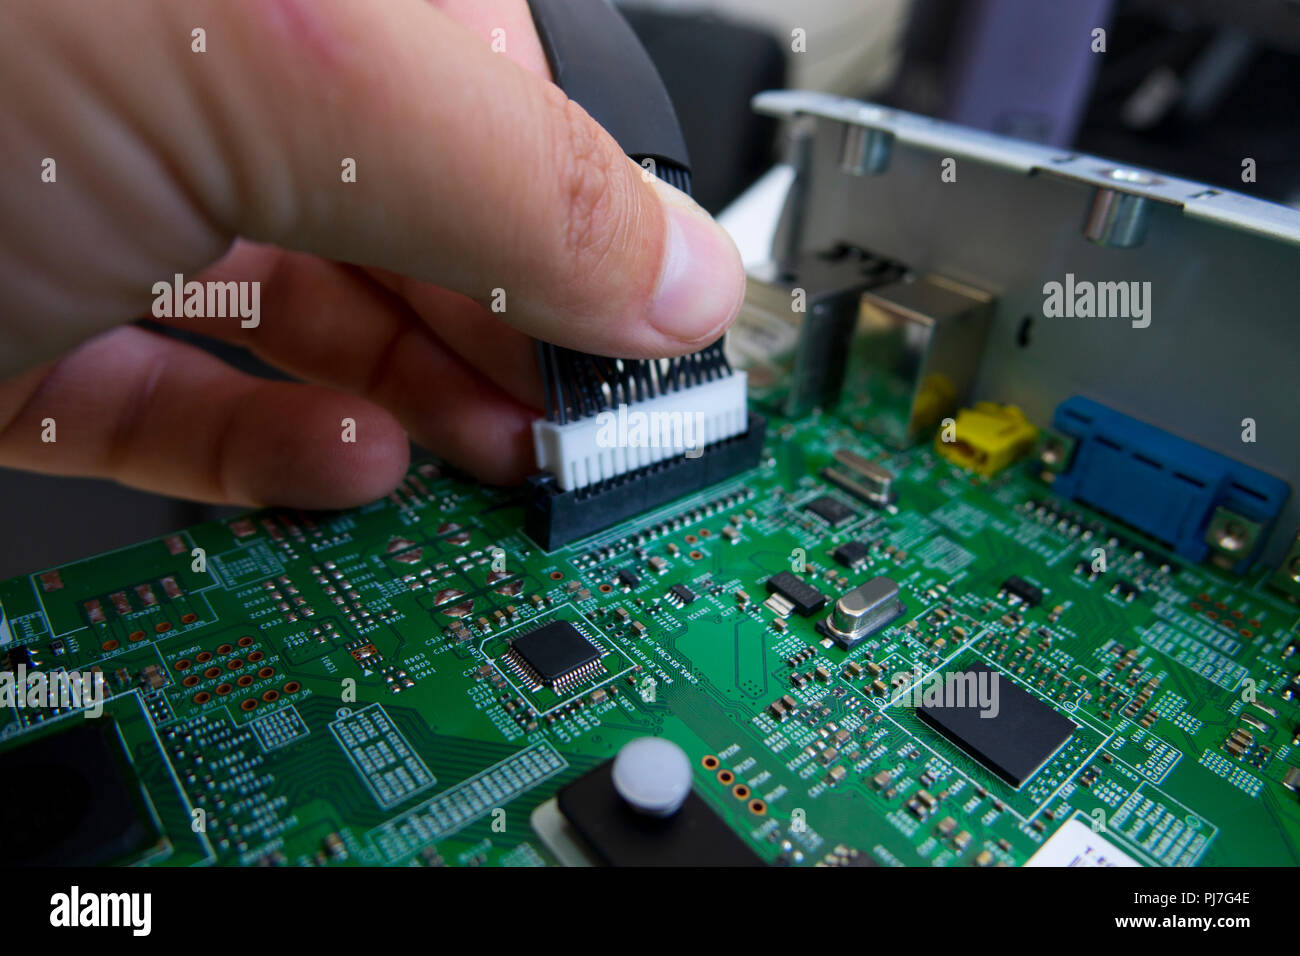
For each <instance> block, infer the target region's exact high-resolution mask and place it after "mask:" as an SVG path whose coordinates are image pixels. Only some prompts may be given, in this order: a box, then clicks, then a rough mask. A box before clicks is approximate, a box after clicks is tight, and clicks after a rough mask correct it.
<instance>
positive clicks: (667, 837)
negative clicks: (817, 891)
mask: <svg viewBox="0 0 1300 956" xmlns="http://www.w3.org/2000/svg"><path fill="white" fill-rule="evenodd" d="M613 770H614V761H612V760H607V761H606V762H605V763H603V764H600V765H599V766H598V767H596V768H595V769H594V770H592V771H591V772H589V773H587V774H584V775H583V776H581V777H579V778H578V779H577V780H575V781H573V782H572V783H570V784H569V785H568V786H566V787H565V788H564V789H562V790H561V791H560V792H559V793H558V794H557V795H556V802H557V803H558V804H559V808H560V813H561V814H563V815H564V818H565V820H567V821H568V823H569V826H571V827H573V829H574V830H575V831H577V833H578V835H579V836H580V837H581V838H582V840H583V841H584V842H585V843H586V845H587V846H588V847H589V848H590V849H591V851H592V852H593V853H594V854H595V855H596V857H597V858H598V859H599V860H600V861H601V862H602V863H604V864H605V865H606V866H762V865H763V860H762V858H761V857H760V856H759V855H758V854H757V853H755V852H754V851H753V850H752V849H750V848H749V846H748V845H746V843H745V841H744V840H742V839H741V838H740V837H739V836H737V835H736V833H735V831H733V830H732V829H731V827H730V826H729V825H728V823H727V821H726V820H724V819H723V818H722V817H720V816H719V815H718V814H717V812H716V811H715V810H714V809H713V808H712V807H710V806H709V805H708V803H706V802H705V801H704V799H703V798H702V797H701V796H700V795H699V794H697V793H696V792H695V791H693V790H692V791H691V792H690V793H689V794H687V795H686V802H685V803H683V804H682V806H681V809H680V810H678V811H677V812H676V813H675V814H673V815H672V816H671V817H668V818H667V819H656V818H654V817H647V816H645V815H644V814H640V813H637V812H636V811H635V810H633V809H632V808H631V807H629V806H628V805H627V804H626V803H624V802H623V799H622V798H621V797H620V796H619V795H618V792H617V791H616V790H615V789H614V779H613Z"/></svg>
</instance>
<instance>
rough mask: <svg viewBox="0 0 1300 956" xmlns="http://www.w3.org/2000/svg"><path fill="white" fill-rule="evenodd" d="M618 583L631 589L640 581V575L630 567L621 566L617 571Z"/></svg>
mask: <svg viewBox="0 0 1300 956" xmlns="http://www.w3.org/2000/svg"><path fill="white" fill-rule="evenodd" d="M618 583H619V584H621V585H623V587H625V588H628V589H631V588H634V587H636V586H637V585H638V584H640V583H641V576H640V575H638V574H637V573H636V572H635V571H633V570H632V569H631V568H621V569H619V572H618Z"/></svg>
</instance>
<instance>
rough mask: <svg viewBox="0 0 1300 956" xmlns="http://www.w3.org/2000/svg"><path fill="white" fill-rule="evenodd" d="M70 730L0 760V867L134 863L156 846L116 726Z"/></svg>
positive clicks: (87, 723) (82, 725)
mask: <svg viewBox="0 0 1300 956" xmlns="http://www.w3.org/2000/svg"><path fill="white" fill-rule="evenodd" d="M70 724H71V726H69V727H68V728H67V729H66V730H60V731H56V732H55V733H52V734H45V735H43V736H41V737H37V738H36V739H34V740H29V741H26V742H24V743H22V744H21V745H19V746H17V747H15V748H14V749H12V750H7V751H5V752H4V753H3V754H0V780H4V781H5V783H6V784H9V786H6V787H4V788H3V793H2V794H0V864H4V865H6V866H14V865H19V866H54V865H60V866H104V865H108V864H125V863H134V862H136V861H137V860H139V859H140V858H141V857H142V856H143V855H144V854H145V853H147V852H148V851H149V850H150V849H151V848H152V847H154V846H155V845H157V842H158V840H159V837H160V834H159V831H158V828H157V825H156V824H155V823H154V821H153V818H152V816H151V814H150V813H149V810H148V808H147V806H146V804H145V802H144V796H143V793H142V791H141V787H140V782H139V779H138V778H137V777H136V776H135V773H134V771H133V770H132V768H131V762H130V757H129V756H128V754H127V751H126V748H125V747H124V746H123V744H122V739H121V736H120V735H119V733H118V729H117V724H116V723H115V722H114V721H113V720H112V719H111V718H108V717H102V718H100V719H98V720H80V719H77V720H73V721H71V722H70Z"/></svg>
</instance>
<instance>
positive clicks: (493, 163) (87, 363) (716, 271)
mask: <svg viewBox="0 0 1300 956" xmlns="http://www.w3.org/2000/svg"><path fill="white" fill-rule="evenodd" d="M196 30H201V31H203V46H204V50H203V51H202V52H199V51H198V50H197V49H196V47H197V45H198V42H199V41H198V38H197V36H196V34H195V32H194V31H196ZM498 30H499V31H503V32H501V33H494V31H498ZM493 39H496V40H497V41H498V42H500V41H501V40H504V42H505V46H506V50H505V53H504V55H503V54H501V53H497V52H493V50H492V48H491V46H490V45H489V41H491V40H493ZM547 77H548V72H547V67H546V63H545V58H544V56H543V54H542V51H541V47H540V44H539V43H538V40H537V36H536V33H535V31H534V29H533V26H532V21H531V18H530V17H529V14H528V10H527V7H526V4H525V2H524V0H499V2H481V0H480V2H475V0H439V2H432V3H431V2H428V0H384V2H382V3H374V2H370V3H362V2H348V0H185V2H181V3H177V2H175V0H130V2H128V3H123V4H112V5H109V4H96V3H88V2H87V0H40V2H35V0H31V2H23V0H17V2H15V3H11V4H7V5H5V7H4V9H3V11H0V101H2V102H0V105H2V107H3V111H4V115H5V117H6V129H5V132H4V134H3V139H0V174H2V175H3V180H4V182H5V184H6V185H5V189H4V190H3V191H2V192H0V223H2V224H3V225H0V287H2V288H3V289H4V301H3V305H2V306H0V465H5V466H9V467H16V468H24V469H30V470H33V471H41V472H45V473H50V474H77V475H96V476H102V477H108V478H114V479H116V480H118V481H121V482H124V483H126V484H130V485H135V486H137V487H141V488H145V489H149V490H154V491H159V492H165V493H169V494H174V495H179V496H183V497H189V498H195V499H200V500H205V501H217V502H230V503H239V504H250V505H262V504H286V505H295V506H299V507H321V508H329V507H343V506H347V505H353V504H358V503H360V502H363V501H367V500H370V499H372V498H375V497H378V496H380V495H382V494H384V493H386V492H387V491H389V490H390V489H391V488H392V487H393V486H394V485H395V484H396V483H397V482H398V481H399V480H400V478H401V477H402V475H403V473H404V472H405V468H406V465H407V434H408V433H409V435H410V436H411V437H412V438H414V439H415V440H416V441H417V442H419V443H421V444H423V445H425V446H427V447H429V448H431V449H433V450H434V451H436V452H437V453H438V454H440V455H441V456H443V457H445V458H447V459H449V460H451V461H453V462H455V463H457V464H460V465H462V466H464V467H466V468H468V469H470V470H471V471H474V472H476V473H477V474H479V475H480V476H481V477H483V478H484V479H485V480H488V481H493V482H499V483H506V482H511V481H515V480H518V479H519V478H521V477H522V476H523V475H524V474H526V473H527V472H528V471H529V470H530V468H531V467H532V441H531V432H530V425H531V422H532V420H533V419H534V418H536V417H537V415H538V414H539V413H538V411H537V410H536V409H537V408H538V407H539V406H540V400H541V388H540V381H539V378H538V373H537V370H536V364H535V359H534V354H533V345H532V340H533V339H534V338H540V339H543V340H546V341H550V342H554V343H557V344H560V345H565V346H569V347H572V348H577V349H581V350H583V351H588V352H597V353H603V354H614V355H622V356H625V357H652V356H668V355H678V354H683V353H686V352H690V351H694V350H695V349H697V348H699V347H701V346H703V345H705V344H707V343H708V342H710V341H713V340H714V339H716V338H717V337H718V336H719V335H720V334H721V333H722V331H723V330H724V329H725V328H726V326H727V325H728V324H729V323H730V321H731V320H732V319H733V318H734V317H735V314H736V312H737V311H738V309H739V307H740V300H741V298H742V296H743V290H744V275H743V272H742V270H741V267H740V260H739V256H738V254H737V253H736V250H735V248H734V246H733V245H732V243H731V240H730V239H729V238H728V237H727V235H726V233H725V232H723V231H722V230H721V229H720V228H719V227H718V226H716V224H714V223H713V222H712V220H711V219H709V218H708V216H707V214H705V213H704V212H703V211H702V210H700V209H699V207H697V206H695V205H694V204H693V203H691V202H690V200H689V199H687V198H686V197H685V196H684V195H682V194H681V193H678V192H676V191H675V190H672V189H671V188H670V187H668V186H666V185H664V184H662V183H660V182H659V181H658V180H655V179H653V178H650V177H646V176H643V175H642V170H641V169H640V168H639V167H638V166H636V164H634V163H633V162H632V161H631V160H629V159H627V158H626V157H625V156H624V155H623V154H622V152H621V151H620V150H619V148H618V146H617V144H615V143H614V141H613V140H612V139H611V138H610V137H609V136H608V134H606V133H605V132H604V131H603V130H602V129H600V127H599V126H597V125H596V124H595V123H594V122H593V121H592V120H591V119H590V118H589V117H588V116H587V115H586V114H585V113H584V112H583V111H582V110H581V109H579V108H578V107H577V106H575V105H574V104H573V103H571V102H569V101H568V100H567V99H566V98H565V97H564V95H563V94H562V93H561V92H560V91H559V90H558V89H557V88H556V87H555V86H554V85H552V84H551V83H549V81H548V79H547ZM51 160H52V161H53V165H51V164H50V161H51ZM348 160H351V161H353V162H354V169H355V181H346V165H347V161H348ZM51 173H52V174H53V177H52V181H49V180H50V179H51ZM176 274H180V275H183V276H184V278H185V280H186V281H187V282H188V281H193V280H197V281H199V282H209V281H226V280H235V281H240V282H256V283H260V285H259V286H258V287H257V290H258V295H259V296H260V298H259V300H258V301H259V303H260V315H259V322H258V324H257V325H256V327H254V328H244V327H243V326H242V325H241V321H240V318H239V317H238V316H234V317H229V318H213V317H206V318H203V317H189V318H184V317H182V318H161V319H159V321H162V322H164V323H167V324H169V325H173V326H177V327H183V328H188V329H192V330H195V331H198V332H201V333H203V334H206V335H209V336H213V337H215V338H219V339H223V340H226V341H229V342H233V343H237V344H239V345H242V346H245V347H247V348H249V349H251V350H252V351H253V352H255V353H256V354H257V355H258V356H259V357H261V358H262V359H263V360H265V361H266V362H268V363H270V364H272V365H275V366H278V367H279V368H281V369H283V370H285V371H286V372H289V373H290V374H292V375H294V376H296V377H298V378H300V379H302V380H303V383H302V384H299V383H286V382H270V381H266V380H264V379H260V378H255V377H252V376H248V375H246V374H243V373H241V372H238V371H236V370H235V369H233V368H231V367H229V366H227V365H225V364H224V363H222V362H220V361H219V360H217V359H216V358H214V357H213V356H211V355H209V354H208V353H206V352H204V351H202V350H200V349H197V348H194V347H191V346H189V345H186V344H183V343H181V342H178V341H175V340H174V339H170V338H167V337H164V336H160V335H157V334H154V333H152V332H150V331H147V330H145V329H142V328H139V327H137V326H133V325H127V324H124V323H128V322H130V321H131V320H133V319H135V318H138V317H141V316H147V315H149V314H150V311H151V306H152V305H153V303H154V301H155V298H156V294H155V292H154V286H155V284H156V283H160V282H161V283H166V284H168V285H170V284H171V283H172V281H173V276H175V275H176ZM493 304H496V305H501V304H504V306H505V308H504V311H501V312H494V311H492V310H490V308H488V306H491V305H493ZM344 419H351V420H352V421H353V422H355V428H354V434H355V437H356V441H355V442H347V441H344V440H343V439H344V437H345V430H344V429H343V427H342V425H341V423H342V422H343V420H344ZM51 420H52V421H53V422H54V424H55V429H56V430H55V431H53V432H51V430H50V429H49V428H48V427H47V424H46V423H48V422H49V421H51ZM51 435H53V436H54V437H55V438H56V440H54V441H49V440H48V438H49V437H51ZM43 439H45V440H43Z"/></svg>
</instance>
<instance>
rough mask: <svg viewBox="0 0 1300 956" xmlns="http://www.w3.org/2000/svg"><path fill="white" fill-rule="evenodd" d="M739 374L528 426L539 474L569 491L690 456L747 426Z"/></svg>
mask: <svg viewBox="0 0 1300 956" xmlns="http://www.w3.org/2000/svg"><path fill="white" fill-rule="evenodd" d="M746 395H747V392H746V390H745V373H744V372H734V373H733V374H731V375H729V376H727V377H726V378H720V379H717V380H716V381H712V382H705V383H704V384H703V385H695V386H692V387H690V388H684V389H682V390H680V391H677V392H669V393H668V394H666V395H660V396H659V397H658V398H652V399H649V400H647V401H644V402H635V403H633V404H631V405H621V406H619V407H618V408H617V409H615V410H613V411H608V412H601V413H599V414H598V415H595V416H593V417H591V418H584V419H582V420H581V421H576V422H569V423H568V424H567V425H557V424H555V423H554V422H550V421H547V420H546V419H544V418H543V419H539V420H537V421H535V422H533V446H534V448H535V449H536V452H537V464H538V467H539V468H540V469H541V470H542V471H549V472H551V473H552V474H553V475H555V478H556V481H557V482H558V484H559V486H560V488H561V490H563V491H572V490H574V489H575V488H583V487H586V486H587V485H590V484H594V483H595V482H598V481H604V480H606V479H608V478H613V477H615V476H616V475H623V474H626V473H627V472H629V471H635V470H636V469H638V468H644V467H645V466H646V465H652V464H654V463H655V462H657V461H663V460H664V459H666V458H672V457H674V456H677V455H685V456H687V457H692V456H695V455H698V454H699V453H700V452H702V451H703V450H704V448H705V447H707V446H709V445H712V444H713V443H715V442H719V441H722V440H723V439H724V438H731V437H732V436H734V435H740V434H742V433H743V432H744V431H745V429H746V427H747V426H748V422H749V410H748V406H747V404H746Z"/></svg>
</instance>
